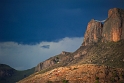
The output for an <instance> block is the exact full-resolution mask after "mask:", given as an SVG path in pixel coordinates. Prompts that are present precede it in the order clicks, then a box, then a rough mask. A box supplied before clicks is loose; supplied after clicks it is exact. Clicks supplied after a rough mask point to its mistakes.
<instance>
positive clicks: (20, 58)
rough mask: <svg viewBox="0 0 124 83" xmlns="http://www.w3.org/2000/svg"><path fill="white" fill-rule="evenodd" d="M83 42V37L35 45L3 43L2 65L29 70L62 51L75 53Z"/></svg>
mask: <svg viewBox="0 0 124 83" xmlns="http://www.w3.org/2000/svg"><path fill="white" fill-rule="evenodd" d="M82 40H83V37H74V38H68V37H66V38H63V39H60V40H59V41H55V42H40V43H39V44H35V45H24V44H18V43H16V42H1V43H0V63H3V64H8V65H10V66H11V67H13V68H15V69H17V70H24V69H28V68H31V67H34V66H36V65H37V64H38V63H40V62H42V61H44V60H46V59H48V58H50V57H52V56H54V55H57V54H59V53H61V52H62V51H69V52H73V51H75V50H76V49H78V48H79V47H80V45H81V43H82Z"/></svg>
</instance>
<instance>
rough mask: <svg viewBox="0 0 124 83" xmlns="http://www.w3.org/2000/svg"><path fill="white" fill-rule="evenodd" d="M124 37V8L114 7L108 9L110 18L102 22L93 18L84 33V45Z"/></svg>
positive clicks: (115, 40)
mask: <svg viewBox="0 0 124 83" xmlns="http://www.w3.org/2000/svg"><path fill="white" fill-rule="evenodd" d="M121 39H124V10H122V9H119V8H113V9H110V10H109V11H108V18H107V19H106V21H105V22H104V24H103V25H102V23H100V22H97V21H95V20H94V19H92V20H91V21H90V22H89V23H88V26H87V30H86V32H85V35H84V41H83V46H86V45H91V44H94V43H97V42H98V41H102V42H110V41H114V42H117V41H120V40H121Z"/></svg>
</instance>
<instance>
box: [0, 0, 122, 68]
mask: <svg viewBox="0 0 124 83" xmlns="http://www.w3.org/2000/svg"><path fill="white" fill-rule="evenodd" d="M115 7H117V8H122V9H124V0H0V63H2V64H8V65H10V66H11V67H13V68H15V69H18V70H24V69H28V68H31V67H34V66H36V65H37V64H38V63H40V62H42V61H44V60H46V59H48V58H49V57H51V56H54V55H57V54H59V53H61V51H63V50H64V51H71V52H73V51H75V50H76V49H77V48H79V47H80V45H81V43H82V42H83V36H84V33H85V30H86V27H87V24H88V22H89V21H90V20H91V19H93V18H94V19H95V20H99V21H102V20H105V19H106V18H107V15H108V10H109V9H111V8H115Z"/></svg>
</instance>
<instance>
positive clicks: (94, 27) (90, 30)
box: [83, 19, 103, 46]
mask: <svg viewBox="0 0 124 83" xmlns="http://www.w3.org/2000/svg"><path fill="white" fill-rule="evenodd" d="M102 28H103V25H102V23H100V22H97V21H95V20H94V19H92V20H91V21H90V22H89V23H88V26H87V30H86V32H85V35H84V42H83V46H86V45H91V44H94V43H97V42H98V41H99V40H100V39H101V38H102Z"/></svg>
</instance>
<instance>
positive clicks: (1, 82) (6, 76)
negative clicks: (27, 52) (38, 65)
mask: <svg viewBox="0 0 124 83" xmlns="http://www.w3.org/2000/svg"><path fill="white" fill-rule="evenodd" d="M33 73H34V68H32V69H29V70H24V71H17V70H15V69H13V68H11V67H10V66H8V65H6V64H0V83H15V82H17V81H19V80H21V79H23V78H25V77H27V76H29V75H30V74H33Z"/></svg>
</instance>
